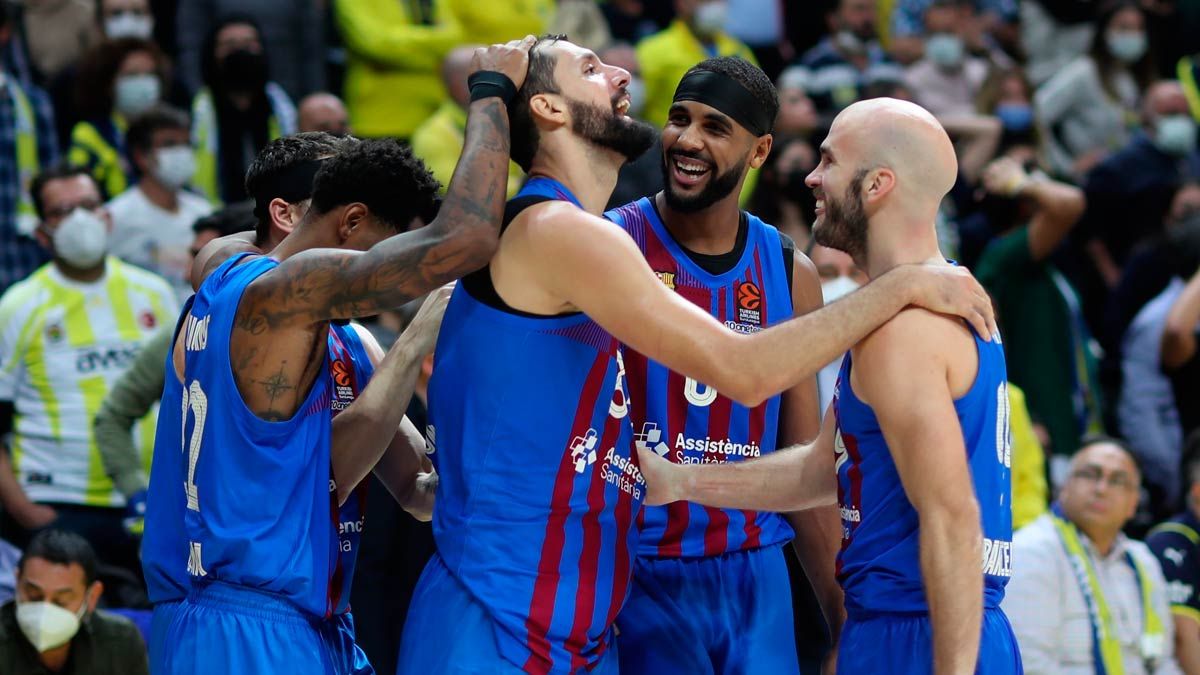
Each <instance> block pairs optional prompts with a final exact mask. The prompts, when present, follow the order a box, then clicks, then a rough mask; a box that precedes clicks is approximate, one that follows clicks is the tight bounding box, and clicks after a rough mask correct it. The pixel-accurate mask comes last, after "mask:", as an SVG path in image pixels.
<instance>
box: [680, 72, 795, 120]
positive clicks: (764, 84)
mask: <svg viewBox="0 0 1200 675" xmlns="http://www.w3.org/2000/svg"><path fill="white" fill-rule="evenodd" d="M695 72H709V73H717V74H718V75H724V76H725V77H728V78H729V79H731V80H733V81H734V82H737V83H738V84H740V85H742V86H743V87H745V89H746V91H748V92H750V94H751V95H753V96H754V100H755V101H757V102H758V105H760V106H762V108H763V109H764V110H766V111H767V112H768V113H769V119H771V120H772V122H771V124H772V125H774V120H775V118H776V117H779V92H778V91H776V90H775V85H774V84H772V83H771V78H769V77H767V74H766V73H764V72H763V71H762V69H761V68H759V67H758V66H756V65H754V64H753V63H750V62H749V61H747V60H746V59H743V58H741V57H740V56H717V57H714V58H711V59H705V60H703V61H701V62H700V63H697V64H696V65H694V66H692V67H691V68H689V69H688V71H687V73H685V74H684V77H687V76H688V75H691V74H692V73H695ZM680 79H682V78H680ZM773 128H774V126H772V129H773ZM772 129H767V133H768V134H769V133H771V130H772Z"/></svg>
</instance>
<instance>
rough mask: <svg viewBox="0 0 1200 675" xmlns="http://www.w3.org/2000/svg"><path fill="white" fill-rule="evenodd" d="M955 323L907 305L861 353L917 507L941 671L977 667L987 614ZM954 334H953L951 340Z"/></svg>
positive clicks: (859, 363) (865, 384)
mask: <svg viewBox="0 0 1200 675" xmlns="http://www.w3.org/2000/svg"><path fill="white" fill-rule="evenodd" d="M939 324H948V322H946V321H944V320H942V319H938V318H932V317H930V316H929V315H928V314H927V313H925V312H921V311H907V312H903V313H901V314H900V315H899V316H898V317H896V318H895V319H893V320H892V321H890V322H888V323H887V324H886V325H884V326H883V327H882V328H880V329H879V330H878V331H876V332H875V333H874V334H872V335H871V337H870V338H868V339H867V340H865V341H864V342H863V344H862V345H861V346H860V348H859V350H858V351H857V352H856V361H855V363H854V366H855V370H856V372H857V373H859V374H860V378H858V379H855V381H854V387H855V391H856V392H858V393H859V395H860V398H861V399H863V401H864V402H865V403H867V404H868V405H870V406H871V408H872V409H873V410H874V411H875V415H876V417H877V418H878V420H879V426H880V428H881V429H882V430H883V437H884V439H885V440H886V441H887V445H888V448H889V450H890V451H891V453H892V459H893V461H894V462H895V464H896V470H897V472H898V473H899V474H900V482H901V484H902V485H903V486H904V493H905V495H906V496H907V497H908V500H909V501H910V502H911V503H912V505H913V508H915V509H916V510H917V518H918V528H919V545H920V558H921V577H922V578H923V579H924V580H925V597H926V599H927V600H928V602H929V616H930V620H931V622H932V624H933V666H934V668H933V672H934V673H937V674H939V675H941V674H945V673H974V672H975V665H976V660H977V658H978V655H979V633H980V629H981V623H982V620H983V574H982V572H981V571H980V565H981V560H982V559H983V534H982V529H981V526H980V521H979V503H978V501H977V500H976V498H975V491H974V488H973V487H972V483H971V473H970V469H969V467H968V466H967V452H966V448H965V447H964V443H963V433H962V426H961V425H960V424H959V421H958V414H957V413H956V411H955V409H954V398H953V395H952V393H951V390H950V384H949V381H950V378H951V373H950V365H949V359H951V358H953V357H952V356H949V355H947V352H949V351H951V350H950V349H949V348H950V347H951V346H952V345H953V344H954V342H952V340H953V339H954V336H953V333H951V330H950V329H951V328H952V329H953V330H957V327H949V326H948V325H939ZM947 338H949V339H947Z"/></svg>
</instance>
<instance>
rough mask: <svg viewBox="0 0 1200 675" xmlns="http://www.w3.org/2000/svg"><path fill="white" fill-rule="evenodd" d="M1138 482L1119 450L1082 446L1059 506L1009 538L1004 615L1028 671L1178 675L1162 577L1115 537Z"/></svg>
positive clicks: (1105, 441) (1147, 558)
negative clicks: (1009, 570) (1009, 568)
mask: <svg viewBox="0 0 1200 675" xmlns="http://www.w3.org/2000/svg"><path fill="white" fill-rule="evenodd" d="M1141 481H1142V477H1141V473H1140V472H1139V470H1138V467H1137V464H1136V463H1135V462H1134V459H1133V455H1132V453H1131V452H1130V451H1129V448H1128V447H1127V446H1126V445H1125V444H1124V443H1122V442H1120V441H1117V440H1115V439H1111V438H1103V437H1093V438H1088V439H1085V440H1084V442H1083V446H1082V447H1081V448H1080V449H1079V450H1078V451H1077V452H1076V453H1075V455H1074V457H1072V458H1071V464H1070V472H1069V474H1068V477H1067V481H1066V483H1064V484H1063V487H1062V490H1061V491H1060V492H1059V495H1058V501H1056V502H1055V503H1054V504H1053V505H1052V506H1051V508H1050V511H1049V512H1047V513H1045V514H1043V515H1042V516H1041V517H1040V518H1038V519H1037V520H1035V521H1033V522H1032V523H1030V524H1029V525H1027V526H1025V527H1024V528H1022V529H1021V530H1020V531H1019V532H1017V534H1016V536H1014V537H1013V546H1012V549H1013V550H1012V561H1013V567H1012V569H1013V576H1012V579H1011V580H1010V581H1009V583H1008V590H1007V593H1006V595H1005V598H1004V603H1003V608H1004V611H1005V613H1006V614H1008V616H1009V618H1010V620H1011V622H1012V626H1013V630H1014V632H1015V633H1016V634H1017V641H1018V643H1019V644H1020V647H1021V656H1022V658H1023V660H1024V664H1025V672H1026V673H1029V674H1031V675H1035V674H1037V673H1068V674H1069V673H1101V672H1107V673H1122V672H1123V673H1127V674H1133V673H1139V674H1140V673H1147V674H1151V673H1152V674H1155V675H1161V674H1165V673H1178V672H1180V671H1179V667H1178V665H1177V664H1176V662H1175V656H1174V648H1173V637H1172V636H1173V633H1174V626H1173V624H1172V619H1171V615H1170V612H1169V609H1168V606H1167V603H1168V598H1167V584H1166V581H1165V580H1164V579H1163V574H1162V570H1161V568H1160V567H1159V564H1158V561H1157V560H1155V558H1154V556H1153V554H1151V552H1150V550H1149V549H1148V548H1147V547H1146V545H1145V544H1143V543H1141V542H1139V541H1134V540H1132V539H1129V538H1127V537H1126V536H1125V535H1124V534H1122V533H1121V529H1122V528H1124V527H1125V524H1126V523H1128V522H1129V519H1130V518H1132V517H1133V514H1134V511H1135V510H1136V509H1137V503H1138V496H1139V492H1140V487H1141Z"/></svg>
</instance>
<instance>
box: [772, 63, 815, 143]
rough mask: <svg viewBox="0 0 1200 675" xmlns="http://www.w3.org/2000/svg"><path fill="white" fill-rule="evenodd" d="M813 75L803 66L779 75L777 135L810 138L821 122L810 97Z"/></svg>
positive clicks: (792, 68) (791, 68) (777, 85)
mask: <svg viewBox="0 0 1200 675" xmlns="http://www.w3.org/2000/svg"><path fill="white" fill-rule="evenodd" d="M811 83H812V73H810V72H809V71H808V69H807V68H805V67H803V66H791V67H790V68H788V69H786V70H784V71H783V72H782V73H780V75H779V80H778V81H777V82H776V83H775V86H776V89H777V90H778V91H779V117H778V118H777V119H776V120H775V132H774V133H775V134H776V135H779V136H799V137H802V138H810V137H811V136H812V134H813V132H814V131H816V130H817V126H818V125H819V124H820V122H821V120H820V118H819V117H818V116H817V106H816V104H814V103H813V100H812V98H811V97H809V95H808V87H809V86H810V85H811Z"/></svg>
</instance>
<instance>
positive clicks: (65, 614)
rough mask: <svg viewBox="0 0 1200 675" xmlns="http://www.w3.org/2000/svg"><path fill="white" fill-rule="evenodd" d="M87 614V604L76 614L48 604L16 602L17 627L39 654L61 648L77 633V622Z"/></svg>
mask: <svg viewBox="0 0 1200 675" xmlns="http://www.w3.org/2000/svg"><path fill="white" fill-rule="evenodd" d="M85 613H87V602H86V601H85V602H84V603H83V604H82V605H80V606H79V611H78V612H72V611H70V610H67V609H63V608H62V607H59V606H58V605H55V604H54V603H50V602H18V603H17V625H18V626H20V627H21V632H22V633H24V634H25V637H26V639H28V640H29V642H30V644H32V645H33V648H34V649H36V650H38V652H39V653H41V652H45V651H49V650H51V649H54V648H55V647H61V646H62V645H65V644H67V643H68V642H70V641H71V638H73V637H75V634H76V633H78V632H79V622H80V621H82V620H83V615H84V614H85Z"/></svg>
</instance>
